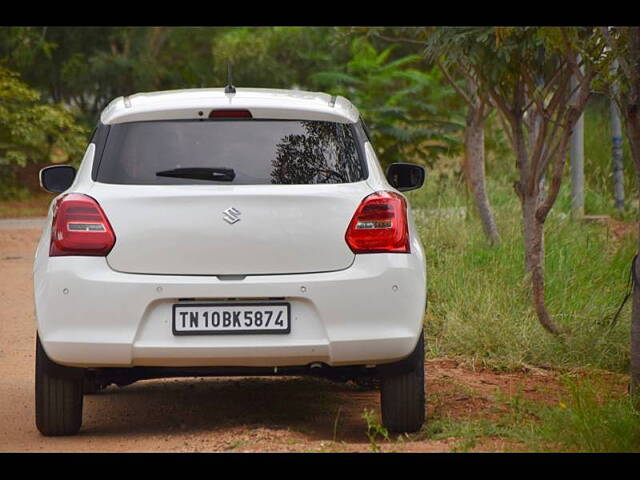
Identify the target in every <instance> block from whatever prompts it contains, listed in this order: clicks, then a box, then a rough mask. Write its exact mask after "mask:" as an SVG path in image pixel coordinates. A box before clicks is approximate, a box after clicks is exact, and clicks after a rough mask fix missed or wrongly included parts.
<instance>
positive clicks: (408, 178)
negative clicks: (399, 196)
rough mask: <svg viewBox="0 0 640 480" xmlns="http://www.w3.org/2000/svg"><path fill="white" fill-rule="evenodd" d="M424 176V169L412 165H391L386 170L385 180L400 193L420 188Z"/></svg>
mask: <svg viewBox="0 0 640 480" xmlns="http://www.w3.org/2000/svg"><path fill="white" fill-rule="evenodd" d="M424 176H425V172H424V168H423V167H421V166H420V165H414V164H413V163H392V164H391V165H389V168H388V169H387V180H388V181H389V183H390V184H391V186H392V187H394V188H397V189H398V190H400V191H401V192H406V191H408V190H415V189H416V188H420V187H421V186H422V184H423V183H424Z"/></svg>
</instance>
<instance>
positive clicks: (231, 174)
mask: <svg viewBox="0 0 640 480" xmlns="http://www.w3.org/2000/svg"><path fill="white" fill-rule="evenodd" d="M156 176H158V177H175V178H193V179H195V180H214V181H217V182H231V181H233V179H234V178H236V172H235V171H234V170H233V168H225V167H188V168H174V169H171V170H163V171H161V172H156Z"/></svg>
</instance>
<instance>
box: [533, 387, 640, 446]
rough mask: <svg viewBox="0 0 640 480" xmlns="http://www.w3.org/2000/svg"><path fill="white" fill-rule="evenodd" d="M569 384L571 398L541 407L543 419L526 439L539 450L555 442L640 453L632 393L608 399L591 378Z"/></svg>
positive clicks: (638, 419) (639, 430)
mask: <svg viewBox="0 0 640 480" xmlns="http://www.w3.org/2000/svg"><path fill="white" fill-rule="evenodd" d="M567 386H568V389H569V394H568V396H567V398H566V399H564V400H563V401H561V402H560V403H559V404H558V406H554V407H545V408H541V409H539V411H538V413H537V414H538V416H539V418H540V420H541V421H540V422H538V423H537V424H535V425H534V426H533V427H532V429H531V430H530V432H529V433H528V435H526V436H524V437H522V438H524V439H526V440H528V442H529V443H530V444H531V445H532V446H534V447H537V449H539V450H548V447H545V446H544V445H550V444H555V445H557V446H559V447H560V448H561V449H563V450H568V451H578V452H590V453H591V452H640V412H638V411H636V410H634V408H633V406H632V404H631V400H630V398H629V397H628V396H623V397H617V398H607V392H602V391H601V390H600V389H598V388H596V387H595V386H594V385H593V384H592V383H590V382H588V381H587V382H580V381H576V380H567ZM603 396H604V397H605V398H602V397H603ZM541 445H543V446H542V447H541Z"/></svg>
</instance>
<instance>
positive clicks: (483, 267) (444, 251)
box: [412, 185, 636, 371]
mask: <svg viewBox="0 0 640 480" xmlns="http://www.w3.org/2000/svg"><path fill="white" fill-rule="evenodd" d="M439 188H440V185H429V186H427V187H425V188H424V189H423V190H422V191H419V192H416V193H414V194H412V204H416V205H418V206H425V205H433V206H432V207H431V208H438V207H440V208H444V206H443V204H442V200H443V197H445V198H446V196H443V195H441V194H440V193H439V192H438V189H439ZM448 191H449V192H451V191H459V190H457V189H456V188H455V187H454V186H452V187H451V188H450V189H448ZM491 191H492V192H493V194H494V195H493V196H494V198H495V201H494V202H493V204H494V207H495V214H496V218H497V223H498V227H499V229H500V234H501V236H502V243H501V245H500V246H498V247H496V248H491V247H489V246H488V244H487V242H486V240H485V239H484V236H483V233H482V229H481V226H480V223H479V220H478V219H477V218H476V217H475V216H474V215H467V216H459V215H451V216H440V215H430V214H429V213H428V211H426V212H425V210H421V211H417V212H416V221H417V224H418V228H419V232H420V235H421V237H422V241H423V245H424V247H425V251H426V255H427V271H428V286H429V291H428V313H427V316H426V328H427V334H428V337H427V338H428V344H427V351H428V355H430V356H433V357H438V356H464V357H468V358H473V359H474V361H479V362H481V363H482V364H484V365H488V366H492V367H494V368H507V369H509V368H517V367H519V366H521V365H522V364H532V365H545V366H548V365H551V366H556V367H577V366H580V367H584V366H588V367H597V368H604V369H610V370H614V371H624V370H625V369H626V368H627V366H628V350H629V333H628V332H629V315H628V306H626V307H625V309H624V310H623V312H622V314H621V316H620V320H619V322H618V324H617V325H616V326H615V327H614V328H610V327H609V325H610V321H611V318H612V316H613V314H614V313H615V311H616V309H617V308H618V306H619V304H620V302H621V300H622V299H623V297H624V295H625V292H626V288H627V279H628V269H629V265H630V262H631V259H632V258H633V255H634V252H635V245H636V244H635V239H634V238H633V236H626V237H623V238H617V237H614V235H613V233H612V231H611V229H610V228H609V227H608V226H607V225H606V224H600V223H586V222H579V221H573V220H571V219H570V218H569V215H568V209H564V211H563V208H562V204H561V202H559V204H558V205H556V207H559V208H554V210H553V211H552V214H551V215H550V218H549V219H548V221H547V224H546V233H545V247H546V252H545V267H546V287H547V303H548V307H549V310H550V312H551V313H552V314H553V315H554V317H555V319H556V320H557V321H558V322H559V323H561V324H562V325H564V326H567V327H569V328H571V330H572V334H571V335H570V336H568V337H567V338H566V339H565V340H561V339H558V338H556V337H553V336H551V335H549V334H548V333H546V332H545V331H544V330H543V329H542V327H541V326H540V324H539V323H538V320H537V318H536V316H535V313H534V311H533V309H532V307H531V302H530V299H529V289H528V286H527V283H526V280H525V277H524V256H523V246H522V234H521V225H520V218H519V217H520V211H519V208H520V207H519V204H518V201H517V199H516V197H515V195H514V194H513V193H512V192H508V191H501V190H500V187H499V186H498V185H493V186H492V188H491ZM448 195H451V193H448ZM416 197H417V198H416ZM414 199H415V200H417V201H414ZM449 200H450V201H448V202H447V203H446V204H445V205H446V206H463V205H464V202H463V200H464V199H461V198H459V197H458V198H452V199H449ZM567 208H568V207H567ZM468 210H469V211H471V208H469V209H468Z"/></svg>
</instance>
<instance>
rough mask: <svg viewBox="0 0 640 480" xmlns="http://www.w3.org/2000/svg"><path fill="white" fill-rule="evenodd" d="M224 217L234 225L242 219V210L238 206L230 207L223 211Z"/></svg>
mask: <svg viewBox="0 0 640 480" xmlns="http://www.w3.org/2000/svg"><path fill="white" fill-rule="evenodd" d="M222 219H223V220H224V221H225V222H227V223H228V224H229V225H233V224H234V223H236V222H239V221H240V210H238V209H237V208H233V207H229V208H227V209H226V210H225V211H224V212H222Z"/></svg>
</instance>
